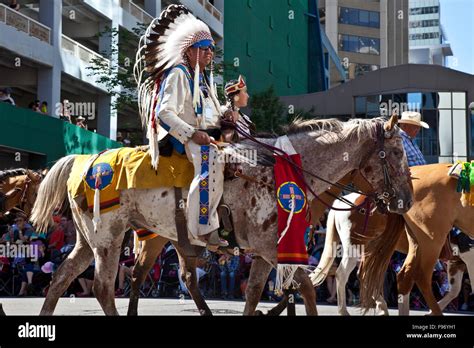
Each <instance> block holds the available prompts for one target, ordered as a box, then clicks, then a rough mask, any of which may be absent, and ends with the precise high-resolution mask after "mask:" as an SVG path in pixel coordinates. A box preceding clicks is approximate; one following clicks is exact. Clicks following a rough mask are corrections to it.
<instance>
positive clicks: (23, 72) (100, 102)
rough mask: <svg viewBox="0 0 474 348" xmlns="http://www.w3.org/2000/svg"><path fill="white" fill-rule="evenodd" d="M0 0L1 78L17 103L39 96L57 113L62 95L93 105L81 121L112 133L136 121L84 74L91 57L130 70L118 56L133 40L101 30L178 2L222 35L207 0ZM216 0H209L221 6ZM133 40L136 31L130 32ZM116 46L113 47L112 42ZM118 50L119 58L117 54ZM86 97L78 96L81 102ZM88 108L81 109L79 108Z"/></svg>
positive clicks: (133, 22) (122, 26) (126, 26)
mask: <svg viewBox="0 0 474 348" xmlns="http://www.w3.org/2000/svg"><path fill="white" fill-rule="evenodd" d="M2 2H3V3H0V32H1V34H2V35H1V36H0V56H1V61H0V76H2V80H1V85H2V86H9V87H12V88H13V90H14V98H15V100H17V101H18V102H17V104H19V105H23V106H25V107H26V106H27V105H28V104H29V102H31V101H32V100H35V99H39V100H41V101H46V102H47V103H48V106H49V114H50V115H51V116H53V117H59V115H58V113H57V112H56V109H57V107H56V106H57V105H58V103H59V102H61V101H63V100H64V99H66V100H68V101H69V102H70V103H72V104H73V105H77V104H75V103H87V105H89V106H94V109H95V110H94V112H95V115H94V116H95V117H89V128H91V129H96V130H97V132H98V133H99V134H102V135H104V136H107V137H110V138H111V139H115V137H116V132H117V129H119V128H123V129H127V128H129V127H128V126H133V125H137V124H138V120H137V115H136V113H135V112H132V111H131V110H126V109H124V110H118V111H116V110H114V109H113V108H112V107H111V102H112V100H111V97H110V96H109V95H108V93H107V86H105V85H103V84H101V83H100V82H98V81H97V79H96V78H95V77H94V76H91V71H90V70H88V67H89V66H90V62H91V59H96V60H97V61H99V62H102V63H103V64H106V65H109V66H110V67H111V69H112V70H111V73H112V74H116V73H117V70H118V69H122V70H123V71H127V70H128V71H129V72H131V70H132V67H131V66H129V65H127V64H126V62H125V61H124V60H125V59H126V58H127V57H128V58H129V60H128V61H130V60H131V59H133V58H134V55H135V47H127V46H126V45H123V46H122V45H121V43H120V42H118V40H117V39H116V36H113V35H98V34H99V33H101V32H104V31H107V30H109V29H108V28H110V29H111V30H117V31H119V32H120V31H128V32H129V33H133V29H134V28H138V27H140V26H143V25H147V24H149V23H150V22H151V20H152V19H153V18H154V17H158V16H159V14H160V12H161V9H162V7H165V6H167V5H168V4H169V3H172V2H173V3H182V4H184V5H186V6H188V8H190V9H191V11H193V12H194V14H195V15H196V16H198V17H199V18H200V19H202V20H204V21H205V22H206V23H208V24H209V26H210V28H211V29H212V31H213V34H214V36H215V37H216V38H217V40H218V41H219V40H221V39H222V36H223V15H222V12H221V11H219V10H218V9H217V8H216V7H215V6H214V5H212V2H210V1H208V0H182V1H167V0H163V1H161V0H137V1H131V0H22V1H18V3H19V4H20V6H21V7H20V10H19V11H15V10H12V9H10V8H9V7H8V6H6V5H5V4H8V3H9V2H8V1H6V0H2ZM222 2H223V1H222V0H221V1H220V2H219V1H215V3H216V5H217V6H220V7H221V10H222V9H223V4H222ZM136 41H137V43H138V36H137V37H136ZM117 48H118V49H117ZM119 56H123V57H124V58H123V60H122V61H119ZM84 105H86V104H84ZM83 116H89V115H83Z"/></svg>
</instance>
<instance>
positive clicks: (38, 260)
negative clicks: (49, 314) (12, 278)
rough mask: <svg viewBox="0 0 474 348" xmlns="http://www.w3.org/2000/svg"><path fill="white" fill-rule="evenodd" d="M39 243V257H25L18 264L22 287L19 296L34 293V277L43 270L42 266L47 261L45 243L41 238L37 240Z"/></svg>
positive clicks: (37, 243)
mask: <svg viewBox="0 0 474 348" xmlns="http://www.w3.org/2000/svg"><path fill="white" fill-rule="evenodd" d="M35 243H36V244H35V245H37V248H36V250H37V252H38V254H37V255H36V256H37V257H25V258H23V260H22V261H20V262H19V263H18V265H19V266H20V265H21V266H22V267H18V270H19V274H20V276H21V289H20V292H19V293H18V296H25V295H34V294H35V287H34V284H33V277H34V276H35V275H36V274H38V273H39V272H40V271H41V266H42V265H43V264H44V263H45V262H46V259H45V252H44V251H45V245H44V244H43V242H42V241H41V240H37V241H35Z"/></svg>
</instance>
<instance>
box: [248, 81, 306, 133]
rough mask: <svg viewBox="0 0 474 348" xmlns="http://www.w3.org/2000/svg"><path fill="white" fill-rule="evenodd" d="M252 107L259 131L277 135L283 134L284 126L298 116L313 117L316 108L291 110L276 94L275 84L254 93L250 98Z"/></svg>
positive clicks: (253, 119)
mask: <svg viewBox="0 0 474 348" xmlns="http://www.w3.org/2000/svg"><path fill="white" fill-rule="evenodd" d="M250 107H251V109H252V121H253V122H254V123H255V125H256V126H257V130H258V131H259V132H265V133H271V134H275V135H279V134H283V133H284V127H285V126H286V125H288V124H290V123H291V122H293V120H295V119H296V118H303V119H309V118H313V117H314V115H313V112H314V110H313V109H311V110H309V111H303V110H299V109H297V110H295V111H294V112H290V110H291V109H290V108H288V109H287V108H286V107H285V105H283V103H282V102H281V101H280V98H279V97H278V96H277V95H276V94H275V89H274V88H273V86H271V87H269V88H268V89H267V90H265V91H263V92H260V93H256V94H253V95H252V96H251V98H250Z"/></svg>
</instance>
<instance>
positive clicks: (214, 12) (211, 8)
mask: <svg viewBox="0 0 474 348" xmlns="http://www.w3.org/2000/svg"><path fill="white" fill-rule="evenodd" d="M199 2H200V3H201V5H202V6H204V8H205V9H206V10H207V12H209V13H210V14H212V15H213V16H214V18H215V19H217V20H218V21H219V22H221V23H222V22H223V18H222V12H221V11H219V10H218V9H217V8H216V7H215V6H214V5H213V4H211V3H210V2H209V0H199Z"/></svg>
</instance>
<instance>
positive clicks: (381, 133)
mask: <svg viewBox="0 0 474 348" xmlns="http://www.w3.org/2000/svg"><path fill="white" fill-rule="evenodd" d="M235 130H236V131H237V133H239V135H241V136H242V137H244V138H246V139H248V140H250V141H252V142H254V143H256V144H257V145H259V146H261V147H263V148H265V149H267V150H269V151H271V152H273V153H276V154H278V155H280V156H281V158H283V159H284V160H285V161H286V162H288V164H290V166H291V167H292V168H293V169H294V171H295V174H297V176H298V177H299V178H300V179H301V180H302V182H304V184H305V186H306V188H307V189H308V190H309V191H310V192H311V194H312V195H313V196H314V197H315V198H316V199H317V200H318V201H320V202H321V203H322V204H324V205H325V206H326V207H327V208H328V209H332V210H336V211H351V210H355V209H361V208H362V209H363V210H364V211H365V212H366V220H368V216H369V214H370V212H371V210H372V208H373V206H374V204H375V205H377V206H378V205H379V202H380V201H383V203H385V204H387V203H388V202H389V201H390V199H391V198H393V197H394V195H395V190H394V189H393V187H392V181H391V179H390V175H389V171H388V161H387V155H386V152H385V145H384V144H385V143H384V142H385V138H386V135H385V130H384V128H383V124H380V123H379V124H377V125H376V150H377V151H378V154H379V158H380V160H381V163H382V170H383V175H384V192H383V193H382V194H381V195H377V194H376V193H364V192H362V191H360V190H357V189H355V188H354V187H352V186H349V185H343V184H339V183H337V182H336V183H334V182H331V181H329V180H327V179H324V178H322V177H320V176H318V175H317V174H314V173H312V172H310V171H308V170H306V169H304V168H302V167H301V166H299V165H298V164H296V163H295V162H293V161H292V160H291V158H290V156H289V155H288V154H287V153H286V152H285V151H283V150H282V149H279V148H277V147H275V146H272V145H269V144H266V143H263V142H261V141H260V140H258V139H257V138H255V137H253V136H252V135H250V134H248V133H247V132H245V131H244V130H242V129H241V128H240V127H239V125H238V124H235ZM387 138H390V136H387ZM366 160H368V158H367V159H366ZM366 160H364V162H365V161H366ZM303 173H305V174H307V175H309V176H311V177H313V178H315V179H318V180H320V181H323V182H325V183H327V184H329V185H331V186H334V187H336V188H339V189H341V190H345V191H348V192H351V193H357V194H360V195H362V196H365V197H366V199H365V200H364V201H363V202H362V203H361V204H358V205H355V204H353V203H352V202H350V201H348V200H347V199H345V198H343V197H338V196H336V197H334V196H335V195H332V196H333V197H334V198H335V199H338V200H340V201H342V202H343V203H345V204H347V205H348V206H349V207H350V208H337V207H334V206H332V205H331V204H328V203H326V202H325V201H324V200H323V199H321V197H320V196H319V195H318V194H316V193H315V192H314V190H313V189H312V188H311V186H310V185H308V183H307V182H306V180H305V178H304V176H303ZM235 175H236V176H237V177H240V178H242V179H244V180H247V181H251V182H254V183H257V184H266V186H271V185H269V184H267V183H263V182H262V181H259V180H258V179H255V178H251V177H249V176H246V175H244V174H242V173H236V174H235ZM272 188H273V186H272ZM390 191H391V192H390Z"/></svg>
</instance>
